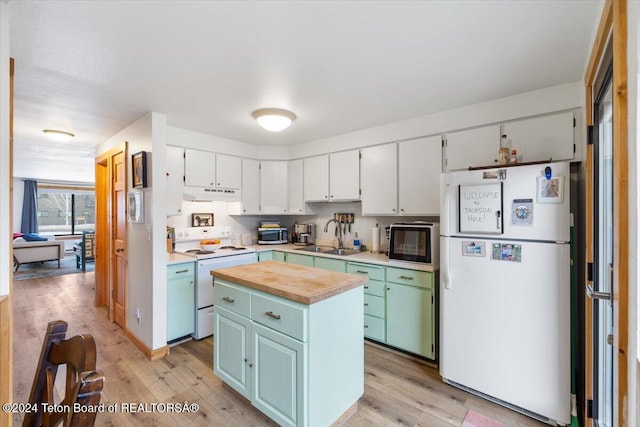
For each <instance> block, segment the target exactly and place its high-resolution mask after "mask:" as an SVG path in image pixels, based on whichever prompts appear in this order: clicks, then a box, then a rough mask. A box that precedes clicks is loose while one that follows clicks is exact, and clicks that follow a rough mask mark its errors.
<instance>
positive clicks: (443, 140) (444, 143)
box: [442, 138, 447, 147]
mask: <svg viewBox="0 0 640 427" xmlns="http://www.w3.org/2000/svg"><path fill="white" fill-rule="evenodd" d="M446 145H447V140H446V139H444V138H442V147H445V146H446Z"/></svg>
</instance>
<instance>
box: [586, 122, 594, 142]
mask: <svg viewBox="0 0 640 427" xmlns="http://www.w3.org/2000/svg"><path fill="white" fill-rule="evenodd" d="M594 129H595V128H594V127H593V125H589V126H587V145H593V139H594V138H593V137H594V135H593V132H594Z"/></svg>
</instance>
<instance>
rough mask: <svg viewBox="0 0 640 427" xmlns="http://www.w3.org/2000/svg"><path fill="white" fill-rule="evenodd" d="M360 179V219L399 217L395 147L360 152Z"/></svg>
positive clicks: (381, 147) (387, 146) (379, 146)
mask: <svg viewBox="0 0 640 427" xmlns="http://www.w3.org/2000/svg"><path fill="white" fill-rule="evenodd" d="M361 152H362V159H361V160H360V177H361V183H360V185H361V187H362V196H361V198H362V214H363V215H375V214H378V215H384V214H387V215H395V214H397V213H398V209H397V208H398V151H397V145H396V144H385V145H378V146H376V147H369V148H364V149H362V151H361Z"/></svg>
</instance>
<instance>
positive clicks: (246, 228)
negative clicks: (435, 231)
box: [167, 201, 439, 251]
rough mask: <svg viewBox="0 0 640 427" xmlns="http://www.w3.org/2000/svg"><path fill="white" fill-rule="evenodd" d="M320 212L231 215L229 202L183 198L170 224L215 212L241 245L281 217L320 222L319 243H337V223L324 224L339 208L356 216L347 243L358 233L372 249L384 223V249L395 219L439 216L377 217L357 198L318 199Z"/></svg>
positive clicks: (285, 222)
mask: <svg viewBox="0 0 640 427" xmlns="http://www.w3.org/2000/svg"><path fill="white" fill-rule="evenodd" d="M314 208H315V211H316V212H317V214H316V215H305V216H293V215H292V216H288V215H283V216H277V215H253V216H249V215H247V216H240V215H229V205H228V203H227V202H189V201H183V202H182V212H183V213H182V215H176V216H168V217H167V225H168V226H169V227H176V228H177V227H191V214H194V213H213V214H214V215H213V222H214V225H226V226H230V227H231V230H232V232H233V244H235V245H240V239H241V236H242V234H243V233H250V234H251V235H252V236H253V238H254V240H257V237H258V236H257V228H258V225H259V224H260V221H265V220H279V221H280V224H281V225H282V226H283V227H287V228H289V229H290V228H291V227H292V226H293V224H294V223H295V222H298V224H316V232H317V242H316V243H318V244H323V245H330V246H337V244H338V240H337V238H336V237H335V231H334V230H335V227H336V224H335V223H331V224H329V229H328V231H327V232H326V233H325V232H324V226H325V224H326V223H327V221H328V220H329V219H331V218H333V214H334V213H335V212H340V213H353V214H354V216H355V220H354V222H353V224H351V231H350V232H349V231H348V230H347V233H346V234H345V235H344V246H345V247H347V248H351V247H353V239H354V238H355V233H356V232H357V233H358V238H359V239H360V242H361V244H363V245H365V246H366V247H367V250H371V249H372V242H373V237H372V228H373V227H374V226H375V225H376V224H378V226H379V227H380V250H382V251H385V250H386V249H387V240H386V239H385V236H384V228H385V227H386V226H388V225H391V223H393V222H401V221H430V222H438V221H439V217H408V216H396V217H388V216H385V217H375V216H362V205H361V204H360V203H356V202H350V203H316V204H315V205H314Z"/></svg>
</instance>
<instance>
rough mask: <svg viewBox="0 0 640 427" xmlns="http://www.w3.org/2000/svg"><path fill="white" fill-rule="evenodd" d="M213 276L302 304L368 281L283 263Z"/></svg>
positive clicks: (217, 272)
mask: <svg viewBox="0 0 640 427" xmlns="http://www.w3.org/2000/svg"><path fill="white" fill-rule="evenodd" d="M211 275H212V276H213V277H216V278H218V279H222V280H228V281H230V282H233V283H237V284H239V285H243V286H246V287H248V288H252V289H257V290H259V291H262V292H266V293H269V294H272V295H276V296H279V297H283V298H286V299H289V300H292V301H297V302H300V303H302V304H313V303H316V302H318V301H322V300H324V299H327V298H331V297H332V296H334V295H338V294H340V293H342V292H346V291H348V290H350V289H353V288H357V287H358V286H361V285H362V284H364V283H365V282H367V278H366V277H362V276H359V275H355V274H347V273H339V272H336V271H330V270H323V269H319V268H313V267H305V266H302V265H297V264H288V263H284V262H280V261H264V262H257V263H255V264H247V265H239V266H237V267H228V268H222V269H220V270H212V271H211Z"/></svg>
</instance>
